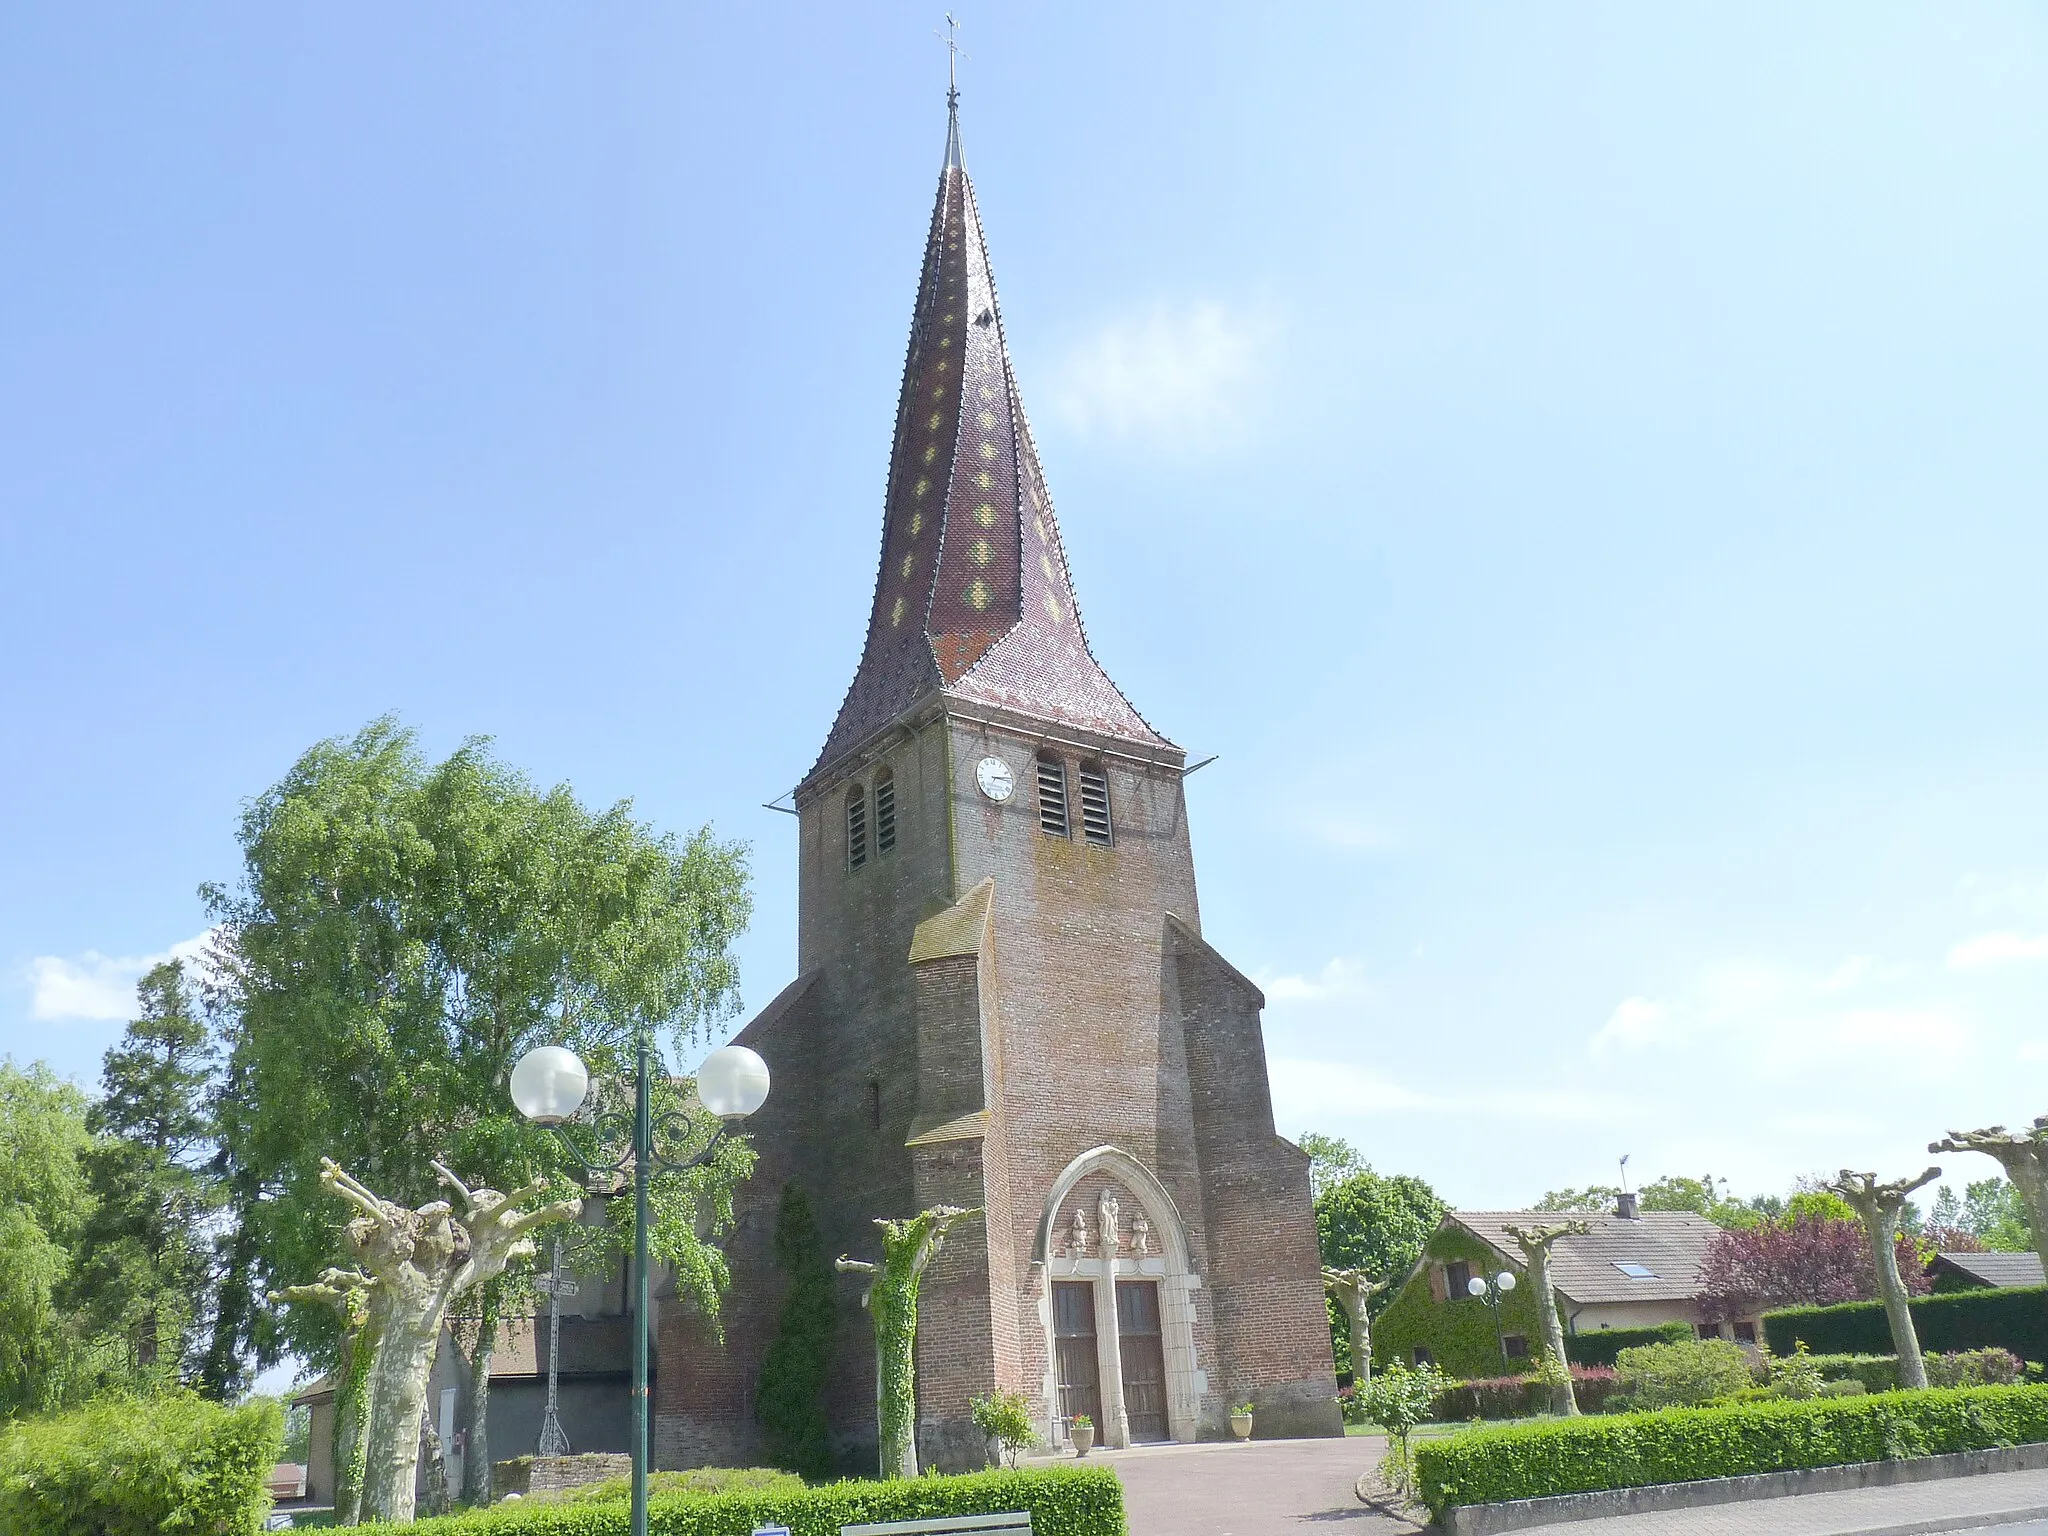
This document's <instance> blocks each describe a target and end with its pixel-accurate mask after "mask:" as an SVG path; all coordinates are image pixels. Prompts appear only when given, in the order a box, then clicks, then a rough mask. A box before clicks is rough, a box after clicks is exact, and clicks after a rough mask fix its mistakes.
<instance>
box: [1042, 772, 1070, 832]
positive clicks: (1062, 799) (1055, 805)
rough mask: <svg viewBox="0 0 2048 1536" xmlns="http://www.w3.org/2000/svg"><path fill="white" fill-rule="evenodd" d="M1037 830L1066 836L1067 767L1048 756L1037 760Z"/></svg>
mask: <svg viewBox="0 0 2048 1536" xmlns="http://www.w3.org/2000/svg"><path fill="white" fill-rule="evenodd" d="M1038 829H1039V830H1040V831H1041V832H1043V833H1045V835H1046V836H1047V837H1065V836H1067V835H1068V834H1067V765H1066V764H1065V763H1063V762H1061V761H1060V760H1059V759H1058V758H1056V757H1053V756H1051V755H1050V754H1045V755H1041V756H1040V757H1039V759H1038Z"/></svg>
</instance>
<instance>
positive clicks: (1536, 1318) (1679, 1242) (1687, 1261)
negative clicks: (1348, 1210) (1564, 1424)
mask: <svg viewBox="0 0 2048 1536" xmlns="http://www.w3.org/2000/svg"><path fill="white" fill-rule="evenodd" d="M1560 1219H1561V1218H1560V1216H1559V1214H1558V1213H1557V1212H1555V1211H1451V1212H1448V1213H1447V1214H1446V1215H1445V1216H1444V1218H1443V1221H1442V1222H1441V1224H1440V1225H1439V1226H1438V1228H1437V1230H1436V1233H1435V1234H1434V1235H1433V1236H1432V1237H1431V1238H1430V1240H1429V1242H1428V1244H1427V1245H1426V1246H1425V1247H1424V1248H1423V1251H1422V1257H1421V1258H1420V1259H1419V1260H1418V1261H1417V1262H1416V1265H1415V1267H1414V1269H1413V1270H1412V1271H1410V1273H1409V1275H1408V1278H1407V1280H1406V1281H1405V1282H1404V1283H1403V1284H1402V1286H1401V1289H1400V1291H1399V1292H1398V1293H1397V1295H1396V1296H1395V1298H1394V1300H1393V1301H1392V1302H1391V1303H1390V1304H1389V1305H1388V1307H1387V1309H1386V1310H1385V1311H1384V1312H1383V1313H1381V1314H1380V1317H1379V1319H1378V1321H1377V1322H1375V1323H1374V1325H1373V1358H1374V1359H1375V1360H1377V1361H1379V1362H1381V1363H1385V1362H1386V1361H1388V1360H1394V1359H1398V1360H1401V1361H1403V1362H1404V1363H1407V1364H1410V1365H1415V1364H1423V1363H1429V1364H1434V1365H1436V1366H1437V1367H1438V1368H1439V1369H1441V1370H1445V1371H1448V1372H1450V1373H1451V1374H1452V1375H1454V1376H1462V1377H1483V1376H1495V1375H1501V1374H1505V1373H1512V1372H1515V1371H1521V1370H1525V1369H1527V1368H1528V1367H1529V1364H1530V1362H1531V1361H1532V1360H1533V1358H1534V1357H1535V1356H1537V1355H1539V1354H1540V1353H1541V1351H1542V1336H1543V1332H1542V1326H1541V1322H1540V1314H1539V1313H1538V1312H1537V1310H1536V1309H1537V1306H1538V1304H1539V1302H1538V1298H1537V1297H1535V1296H1534V1295H1532V1294H1531V1292H1530V1289H1529V1286H1528V1284H1527V1281H1528V1274H1527V1271H1526V1269H1525V1267H1524V1264H1523V1261H1522V1251H1521V1248H1520V1247H1519V1246H1518V1245H1517V1244H1516V1242H1515V1240H1514V1239H1513V1238H1512V1237H1510V1236H1509V1235H1508V1232H1507V1229H1508V1228H1509V1227H1535V1226H1542V1225H1544V1224H1545V1223H1550V1222H1556V1221H1558V1220H1560ZM1579 1219H1583V1220H1584V1221H1585V1222H1586V1223H1587V1224H1588V1225H1589V1226H1590V1227H1591V1229H1592V1230H1591V1231H1589V1232H1588V1233H1586V1234H1585V1235H1584V1236H1571V1237H1562V1238H1559V1239H1558V1240H1557V1243H1556V1245H1555V1246H1554V1247H1553V1248H1552V1249H1551V1252H1550V1271H1551V1283H1552V1285H1553V1286H1554V1287H1555V1288H1556V1291H1557V1304H1558V1311H1559V1314H1560V1315H1561V1316H1562V1318H1563V1320H1564V1329H1565V1332H1566V1334H1567V1335H1584V1334H1595V1333H1601V1332H1606V1331H1611V1330H1617V1329H1627V1330H1633V1329H1643V1328H1654V1327H1657V1326H1658V1325H1660V1324H1668V1323H1673V1322H1682V1323H1684V1324H1686V1325H1687V1326H1688V1327H1690V1328H1691V1329H1692V1330H1693V1331H1694V1333H1695V1334H1697V1335H1698V1336H1699V1337H1701V1338H1732V1339H1734V1340H1736V1341H1737V1342H1738V1343H1745V1344H1747V1343H1754V1342H1755V1341H1756V1339H1757V1337H1758V1333H1757V1325H1758V1321H1759V1318H1758V1317H1757V1316H1749V1317H1742V1318H1738V1319H1736V1320H1735V1321H1733V1322H1732V1323H1728V1322H1719V1321H1710V1320H1709V1318H1708V1307H1707V1305H1706V1302H1705V1298H1704V1297H1703V1296H1702V1295H1701V1274H1700V1271H1701V1266H1702V1264H1703V1263H1704V1261H1705V1259H1706V1256H1707V1250H1708V1248H1709V1247H1710V1246H1711V1244H1712V1243H1713V1241H1714V1238H1715V1236H1716V1235H1717V1234H1718V1233H1719V1232H1720V1230H1721V1229H1720V1228H1718V1227H1716V1226H1715V1225H1714V1224H1713V1223H1712V1222H1711V1221H1709V1220H1707V1218H1706V1217H1704V1216H1698V1215H1695V1214H1693V1213H1692V1212H1690V1211H1641V1210H1638V1209H1637V1208H1636V1203H1635V1199H1634V1197H1633V1196H1628V1195H1624V1196H1623V1197H1622V1199H1621V1202H1620V1205H1619V1207H1618V1208H1617V1209H1616V1210H1615V1211H1614V1212H1612V1213H1611V1214H1593V1215H1586V1216H1583V1217H1581V1218H1579ZM1503 1272H1505V1273H1507V1274H1510V1275H1512V1276H1513V1277H1514V1279H1515V1281H1516V1284H1515V1287H1514V1288H1513V1289H1511V1290H1507V1291H1505V1292H1504V1293H1502V1294H1501V1295H1500V1298H1499V1302H1500V1304H1499V1309H1498V1317H1497V1318H1496V1313H1495V1308H1494V1306H1493V1305H1492V1304H1491V1302H1490V1301H1489V1300H1487V1299H1484V1298H1482V1297H1475V1296H1473V1295H1472V1294H1471V1291H1470V1285H1471V1282H1472V1281H1473V1279H1474V1278H1475V1277H1478V1278H1489V1277H1492V1276H1497V1275H1499V1274H1502V1273H1503Z"/></svg>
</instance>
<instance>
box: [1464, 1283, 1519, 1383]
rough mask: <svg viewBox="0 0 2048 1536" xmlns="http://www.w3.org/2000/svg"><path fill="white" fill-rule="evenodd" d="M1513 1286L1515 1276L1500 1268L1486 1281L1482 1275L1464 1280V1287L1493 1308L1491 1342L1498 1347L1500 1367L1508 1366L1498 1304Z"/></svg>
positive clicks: (1506, 1347)
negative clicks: (1499, 1270) (1498, 1271)
mask: <svg viewBox="0 0 2048 1536" xmlns="http://www.w3.org/2000/svg"><path fill="white" fill-rule="evenodd" d="M1514 1288H1515V1277H1514V1276H1513V1275H1512V1274H1510V1273H1509V1272H1508V1271H1507V1270H1505V1269H1504V1270H1502V1271H1501V1272H1500V1273H1499V1274H1497V1275H1495V1276H1494V1277H1493V1279H1492V1280H1491V1281H1488V1280H1487V1278H1486V1276H1484V1275H1474V1276H1473V1277H1472V1278H1471V1279H1470V1280H1467V1281H1466V1282H1465V1289H1466V1290H1467V1291H1470V1292H1471V1293H1472V1294H1473V1295H1474V1296H1476V1297H1478V1298H1479V1299H1480V1300H1481V1301H1483V1302H1485V1303H1486V1304H1487V1306H1489V1307H1491V1308H1492V1309H1493V1342H1494V1343H1495V1344H1496V1345H1498V1346H1499V1348H1500V1367H1501V1369H1502V1370H1506V1369H1507V1368H1508V1336H1507V1335H1506V1334H1505V1333H1503V1332H1501V1323H1500V1304H1501V1301H1502V1300H1503V1298H1505V1297H1506V1296H1507V1293H1508V1292H1509V1291H1512V1290H1513V1289H1514Z"/></svg>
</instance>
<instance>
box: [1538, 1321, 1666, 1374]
mask: <svg viewBox="0 0 2048 1536" xmlns="http://www.w3.org/2000/svg"><path fill="white" fill-rule="evenodd" d="M1692 1336H1693V1332H1692V1326H1691V1325H1690V1324H1688V1323H1659V1324H1657V1326H1656V1327H1654V1328H1602V1329H1600V1330H1599V1331H1598V1332H1595V1333H1569V1334H1566V1335H1565V1340H1564V1352H1565V1356H1566V1358H1568V1359H1569V1360H1570V1361H1571V1362H1572V1364H1573V1365H1612V1364H1614V1357H1615V1356H1616V1355H1618V1354H1620V1353H1621V1352H1622V1351H1623V1350H1624V1349H1635V1348H1637V1347H1638V1346H1639V1345H1643V1344H1682V1343H1684V1342H1685V1341H1686V1340H1687V1339H1689V1338H1691V1337H1692Z"/></svg>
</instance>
